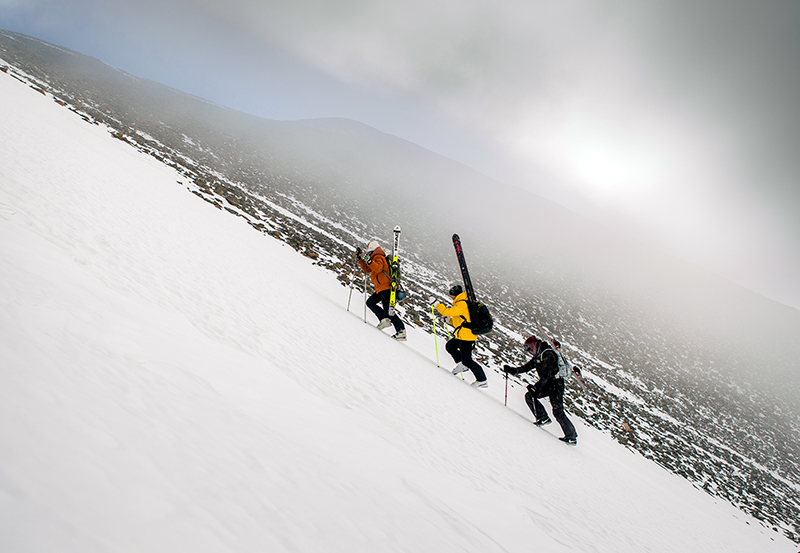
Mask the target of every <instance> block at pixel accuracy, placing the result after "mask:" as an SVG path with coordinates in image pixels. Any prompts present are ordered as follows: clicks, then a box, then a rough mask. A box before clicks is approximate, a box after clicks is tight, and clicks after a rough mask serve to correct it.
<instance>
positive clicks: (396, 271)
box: [389, 226, 400, 317]
mask: <svg viewBox="0 0 800 553" xmlns="http://www.w3.org/2000/svg"><path fill="white" fill-rule="evenodd" d="M399 250H400V227H399V226H397V227H394V243H393V244H392V260H391V261H390V262H389V278H391V279H392V285H391V286H392V287H391V289H390V292H389V316H390V317H393V316H394V314H395V308H394V306H395V304H396V303H397V281H398V279H399V276H400V260H399V259H397V253H398V251H399Z"/></svg>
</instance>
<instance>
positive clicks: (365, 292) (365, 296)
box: [364, 275, 367, 324]
mask: <svg viewBox="0 0 800 553" xmlns="http://www.w3.org/2000/svg"><path fill="white" fill-rule="evenodd" d="M364 324H367V275H364Z"/></svg>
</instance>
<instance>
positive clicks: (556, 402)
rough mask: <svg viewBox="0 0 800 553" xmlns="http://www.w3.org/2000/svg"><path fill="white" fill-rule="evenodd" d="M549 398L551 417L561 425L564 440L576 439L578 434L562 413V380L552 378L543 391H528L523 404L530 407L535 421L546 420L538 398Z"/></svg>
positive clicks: (545, 414)
mask: <svg viewBox="0 0 800 553" xmlns="http://www.w3.org/2000/svg"><path fill="white" fill-rule="evenodd" d="M543 397H549V398H550V405H551V407H552V408H553V417H554V418H555V419H556V420H557V421H558V424H560V425H561V430H563V431H564V437H565V438H577V437H578V433H577V432H575V427H574V426H573V425H572V422H571V421H570V420H569V419H568V418H567V414H566V413H565V412H564V379H563V378H554V379H553V380H551V381H550V382H549V383H548V385H547V386H545V387H544V389H543V390H536V392H535V393H534V392H533V391H531V389H530V388H529V389H528V393H526V394H525V403H527V404H528V407H530V409H531V412H532V413H533V416H534V417H536V420H537V421H540V420H543V419H546V418H547V411H545V410H544V405H542V402H540V401H539V399H540V398H543Z"/></svg>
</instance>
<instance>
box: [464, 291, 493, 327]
mask: <svg viewBox="0 0 800 553" xmlns="http://www.w3.org/2000/svg"><path fill="white" fill-rule="evenodd" d="M464 301H466V302H467V310H468V311H469V318H470V321H471V322H469V323H467V322H464V323H462V325H461V326H463V327H464V328H468V329H469V330H471V331H472V333H473V334H475V335H476V336H480V335H481V334H488V333H489V332H491V331H492V327H493V326H494V319H492V314H491V313H489V308H488V307H486V304H485V303H482V302H479V301H475V302H472V301H469V300H464Z"/></svg>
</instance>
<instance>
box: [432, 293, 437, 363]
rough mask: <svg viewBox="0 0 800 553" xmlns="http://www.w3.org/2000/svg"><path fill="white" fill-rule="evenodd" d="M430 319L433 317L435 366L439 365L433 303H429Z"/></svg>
mask: <svg viewBox="0 0 800 553" xmlns="http://www.w3.org/2000/svg"><path fill="white" fill-rule="evenodd" d="M431 319H433V345H434V347H436V366H437V367H438V366H439V340H438V338H437V337H436V315H434V312H433V304H431Z"/></svg>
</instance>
